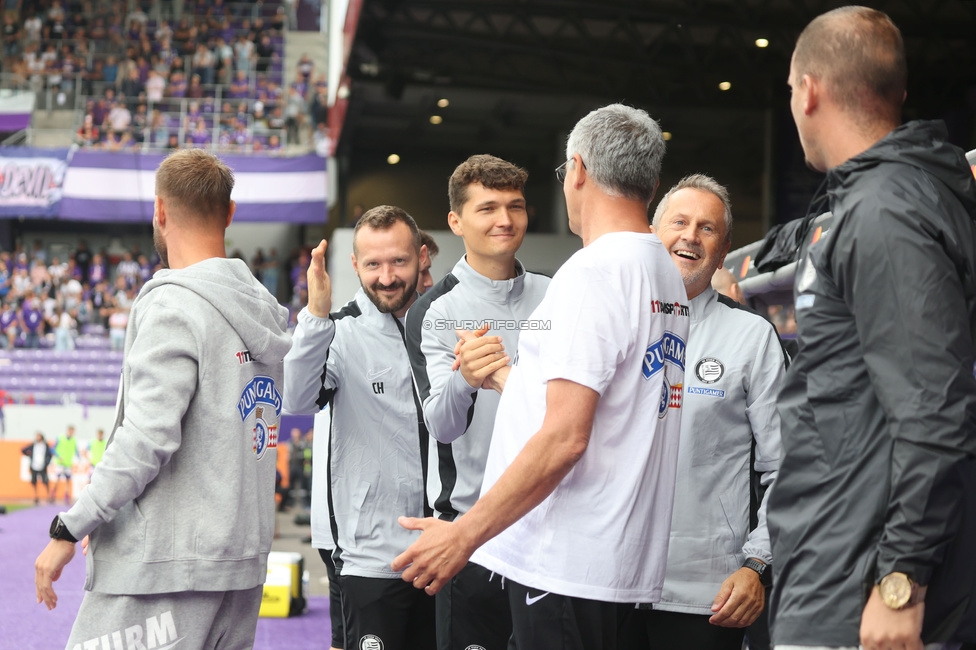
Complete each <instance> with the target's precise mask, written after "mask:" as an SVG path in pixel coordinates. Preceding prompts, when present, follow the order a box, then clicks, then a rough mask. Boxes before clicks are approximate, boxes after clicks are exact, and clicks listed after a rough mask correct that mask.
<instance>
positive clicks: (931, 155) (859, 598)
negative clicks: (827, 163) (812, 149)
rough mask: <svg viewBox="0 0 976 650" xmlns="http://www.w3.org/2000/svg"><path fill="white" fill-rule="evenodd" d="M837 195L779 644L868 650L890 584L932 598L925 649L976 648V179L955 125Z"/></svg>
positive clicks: (797, 364)
mask: <svg viewBox="0 0 976 650" xmlns="http://www.w3.org/2000/svg"><path fill="white" fill-rule="evenodd" d="M825 186H826V195H827V198H828V201H829V208H830V210H831V212H832V213H833V224H832V227H831V229H830V231H828V232H827V233H826V234H825V235H824V236H823V237H822V238H820V240H819V241H817V242H816V243H813V244H809V243H806V244H804V246H803V248H801V250H800V261H799V266H798V268H797V273H796V284H795V305H796V320H797V331H798V342H799V352H798V354H797V356H796V358H795V360H794V362H793V364H792V365H791V366H790V370H789V371H788V373H787V378H786V384H785V386H784V387H783V391H782V394H781V396H780V400H779V411H780V415H781V417H782V436H783V452H784V455H783V461H782V463H781V465H780V473H779V477H778V478H777V480H776V485H775V486H774V487H773V489H772V493H771V494H770V499H769V511H768V522H769V532H770V536H771V539H772V544H773V556H774V557H775V558H776V565H775V569H776V570H775V574H774V576H773V584H774V586H773V592H772V598H771V602H770V624H771V625H772V630H773V642H774V643H775V644H789V645H794V644H795V645H826V646H856V645H857V644H858V642H859V627H860V621H861V612H862V611H863V609H864V604H865V602H866V601H867V597H868V594H869V593H870V591H871V589H872V587H873V586H874V585H875V584H876V582H877V581H879V580H880V579H881V578H882V577H884V576H885V575H887V574H889V573H891V572H894V571H900V572H904V573H907V574H908V575H909V576H911V577H912V578H913V579H914V580H915V581H916V582H918V583H919V584H923V585H928V587H929V589H928V593H927V595H926V599H925V621H924V625H923V634H922V638H923V641H925V642H926V643H936V642H945V641H949V640H956V641H976V562H974V561H973V559H972V549H973V548H974V547H976V461H974V458H976V378H974V376H973V370H974V362H976V348H974V336H976V227H974V219H976V182H974V179H973V175H972V172H971V171H970V169H969V166H968V165H967V164H966V160H965V157H964V156H963V153H962V151H960V150H959V149H957V148H956V147H954V146H952V145H950V144H948V143H947V142H946V132H945V127H944V125H941V123H934V122H910V123H908V124H905V125H903V126H901V127H899V128H897V129H895V130H894V131H892V132H891V133H889V134H888V135H887V136H885V137H884V138H883V139H882V140H880V141H879V142H877V143H876V144H875V145H874V146H873V147H871V148H870V149H868V150H867V151H865V152H863V153H861V154H859V155H857V156H855V157H853V158H851V159H850V160H848V161H847V162H845V163H843V164H841V165H840V166H838V167H835V168H834V169H831V170H830V171H829V172H828V173H827V178H826V181H825ZM813 205H817V203H816V199H815V203H814V204H813ZM810 239H811V238H810V237H809V233H808V236H807V237H806V238H805V240H804V241H805V242H810Z"/></svg>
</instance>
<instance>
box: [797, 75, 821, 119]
mask: <svg viewBox="0 0 976 650" xmlns="http://www.w3.org/2000/svg"><path fill="white" fill-rule="evenodd" d="M799 92H800V93H802V96H801V98H800V103H801V107H802V108H803V114H804V115H810V114H811V113H813V111H815V110H816V108H817V106H819V105H820V99H821V96H822V95H823V85H822V84H821V83H820V80H819V79H815V78H813V77H811V76H810V75H808V74H805V75H803V77H802V78H801V80H800V88H799Z"/></svg>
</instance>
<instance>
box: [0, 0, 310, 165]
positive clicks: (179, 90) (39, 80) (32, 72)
mask: <svg viewBox="0 0 976 650" xmlns="http://www.w3.org/2000/svg"><path fill="white" fill-rule="evenodd" d="M286 22H287V16H286V10H285V3H283V2H281V1H280V0H267V1H259V2H223V1H221V0H214V1H206V2H204V1H199V0H186V1H184V2H182V3H180V2H168V1H165V0H136V1H130V2H126V1H124V0H85V1H84V2H79V1H72V2H62V0H35V1H30V0H25V1H24V2H22V3H21V7H20V10H19V11H18V12H7V13H6V14H5V16H4V29H3V32H2V34H0V37H2V42H3V55H4V66H3V69H4V71H7V72H8V73H9V74H8V76H9V77H10V79H9V82H10V83H11V84H18V83H24V84H29V85H30V87H32V88H33V89H34V90H35V92H36V93H37V94H38V96H39V98H43V97H49V98H50V101H51V102H52V103H53V105H54V107H56V108H70V107H71V106H77V107H79V110H77V111H76V117H75V120H74V127H73V128H74V131H75V138H74V141H75V142H76V143H77V144H78V145H80V146H82V147H89V148H101V149H106V150H134V149H138V150H143V151H160V150H165V149H171V148H174V147H206V148H208V149H211V150H214V151H217V152H224V153H227V152H234V153H270V154H277V153H281V152H283V151H285V150H286V149H287V148H288V145H296V144H300V143H302V141H304V143H303V144H304V145H306V146H307V147H311V145H312V144H313V139H312V136H311V133H312V132H313V131H314V130H315V126H314V121H313V120H310V119H309V115H310V114H312V115H315V114H316V113H321V111H320V110H319V95H320V94H321V93H324V89H325V80H324V75H321V74H319V75H315V74H314V64H311V62H310V61H308V60H305V59H303V60H302V61H300V62H299V65H298V69H297V70H296V71H295V73H294V74H293V75H287V77H288V78H289V79H290V78H295V81H294V82H291V83H289V84H287V86H286V74H285V71H284V38H285V36H284V29H285V24H286ZM49 108H50V106H49ZM316 117H321V118H322V119H324V115H316Z"/></svg>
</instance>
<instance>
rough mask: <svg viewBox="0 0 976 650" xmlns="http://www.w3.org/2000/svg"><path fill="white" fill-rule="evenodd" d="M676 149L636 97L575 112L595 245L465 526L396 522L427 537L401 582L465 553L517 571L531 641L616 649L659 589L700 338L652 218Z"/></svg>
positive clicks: (505, 419)
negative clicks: (693, 347)
mask: <svg viewBox="0 0 976 650" xmlns="http://www.w3.org/2000/svg"><path fill="white" fill-rule="evenodd" d="M664 148H665V145H664V138H663V137H662V135H661V129H660V127H659V126H658V125H657V123H656V122H655V121H654V120H652V119H651V118H650V116H648V115H647V113H645V112H644V111H641V110H638V109H634V108H630V107H627V106H623V105H620V104H614V105H611V106H606V107H603V108H601V109H598V110H595V111H593V112H591V113H590V114H588V115H587V116H585V117H584V118H583V119H581V120H580V121H579V122H578V123H577V125H576V127H575V128H574V129H573V131H572V133H571V134H570V136H569V141H568V143H567V146H566V155H567V161H566V162H565V163H564V164H563V165H560V166H559V168H558V170H557V177H558V178H559V179H560V181H562V183H563V193H564V195H565V197H566V208H567V212H568V216H569V227H570V230H571V231H572V232H574V233H576V234H577V235H579V236H580V237H581V238H582V240H583V249H582V250H581V251H578V252H577V253H576V254H574V255H573V256H572V257H571V258H570V259H569V260H567V261H566V263H565V264H563V266H562V267H561V268H560V269H559V271H558V272H557V273H556V275H555V277H554V278H553V279H552V282H551V283H550V285H549V289H548V291H547V292H546V296H545V298H544V299H543V300H542V302H541V303H540V304H539V306H538V307H537V308H536V310H535V311H534V312H533V313H532V315H531V316H530V318H529V323H532V322H537V323H539V326H537V327H535V328H532V327H530V328H529V329H527V330H526V331H523V332H521V333H520V336H519V342H518V352H517V354H516V356H515V357H513V359H514V361H515V365H513V366H512V369H511V374H509V375H508V377H507V379H506V380H505V386H504V392H503V393H502V397H501V400H500V402H499V405H498V412H497V414H496V416H495V425H494V430H493V432H492V438H491V448H490V450H489V452H488V460H487V463H486V465H485V480H484V485H483V486H482V490H481V497H480V498H479V499H478V501H477V502H476V503H475V504H474V505H473V506H472V507H471V508H470V509H469V510H468V511H467V512H466V513H465V514H464V516H462V517H459V518H457V520H456V521H453V522H449V521H443V520H441V519H434V518H430V519H425V520H416V519H408V518H403V519H402V520H401V521H402V523H403V525H404V526H406V527H408V528H410V529H416V530H422V531H423V534H422V535H421V537H420V540H418V541H417V542H415V543H414V544H413V545H412V546H411V547H410V548H409V549H407V551H406V552H405V553H403V554H402V555H400V556H399V557H398V558H397V559H396V561H395V563H394V567H395V568H397V569H405V570H404V572H403V579H404V580H407V581H411V582H412V583H413V585H414V586H415V587H417V588H420V589H425V590H426V591H427V592H428V593H437V592H438V591H439V590H440V589H442V588H445V587H446V586H447V585H448V584H449V582H450V579H451V577H452V576H453V575H455V574H457V572H458V571H460V570H462V569H463V568H464V567H465V566H466V565H467V563H468V558H469V557H470V558H471V560H472V562H474V563H477V564H479V565H481V566H483V567H485V568H486V569H488V570H489V571H494V572H495V573H498V574H500V575H503V576H505V578H506V582H505V590H506V592H507V593H508V595H509V603H510V606H511V609H512V619H513V621H512V622H513V639H514V641H515V644H516V646H517V647H519V648H527V649H528V648H531V649H532V650H549V649H563V648H586V649H587V650H610V649H614V648H617V643H618V641H617V636H618V627H619V626H620V624H621V619H625V618H627V617H629V616H630V615H631V614H632V613H633V612H634V611H635V610H634V603H636V602H656V601H658V600H659V599H660V596H661V585H662V583H663V582H664V571H665V565H666V561H667V546H668V529H669V528H670V526H669V524H670V520H671V505H672V499H673V495H674V479H675V469H676V461H677V453H678V425H679V420H680V417H679V414H680V412H681V411H680V409H681V402H682V382H683V376H684V361H685V340H686V339H687V336H688V311H687V298H686V292H685V288H684V286H683V285H682V283H681V277H680V275H679V274H678V271H677V269H675V266H674V264H673V263H672V262H671V261H670V260H669V259H668V256H667V252H666V251H665V249H664V247H663V246H662V245H661V241H660V240H659V239H658V238H657V237H656V236H654V235H653V234H651V233H650V232H648V229H647V207H648V205H649V203H650V201H651V199H652V198H653V196H654V191H655V189H656V188H657V184H658V177H659V174H660V168H661V160H662V158H663V156H664ZM495 362H496V361H495V360H489V364H488V365H489V366H490V365H492V364H494V363H495ZM414 365H415V366H416V364H414ZM476 378H477V375H476ZM479 401H480V400H479ZM479 547H480V548H479ZM476 549H477V550H476ZM472 553H475V554H474V555H473V556H472Z"/></svg>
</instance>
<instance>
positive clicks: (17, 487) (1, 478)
mask: <svg viewBox="0 0 976 650" xmlns="http://www.w3.org/2000/svg"><path fill="white" fill-rule="evenodd" d="M31 442H32V441H31V440H0V501H14V500H18V499H33V498H34V489H33V488H32V487H31V484H30V481H23V480H21V476H20V459H21V458H24V456H23V454H21V452H20V450H21V449H23V448H24V445H29V444H30V443H31ZM38 489H39V490H40V494H41V498H44V495H45V492H44V488H43V487H40V488H38Z"/></svg>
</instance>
